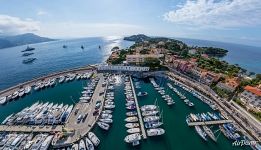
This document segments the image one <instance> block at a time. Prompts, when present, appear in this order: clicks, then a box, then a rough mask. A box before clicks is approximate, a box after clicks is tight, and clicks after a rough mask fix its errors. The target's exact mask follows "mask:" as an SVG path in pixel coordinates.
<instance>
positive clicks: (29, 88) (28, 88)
mask: <svg viewBox="0 0 261 150" xmlns="http://www.w3.org/2000/svg"><path fill="white" fill-rule="evenodd" d="M31 89H32V87H31V86H27V87H25V89H24V93H25V94H28V93H30V92H31Z"/></svg>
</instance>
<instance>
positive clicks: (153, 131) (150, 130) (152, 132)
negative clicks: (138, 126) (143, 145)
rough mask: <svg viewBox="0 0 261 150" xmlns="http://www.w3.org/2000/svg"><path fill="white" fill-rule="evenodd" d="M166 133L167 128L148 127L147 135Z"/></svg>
mask: <svg viewBox="0 0 261 150" xmlns="http://www.w3.org/2000/svg"><path fill="white" fill-rule="evenodd" d="M164 133H165V130H164V129H162V128H155V129H148V130H147V135H148V136H158V135H162V134H164Z"/></svg>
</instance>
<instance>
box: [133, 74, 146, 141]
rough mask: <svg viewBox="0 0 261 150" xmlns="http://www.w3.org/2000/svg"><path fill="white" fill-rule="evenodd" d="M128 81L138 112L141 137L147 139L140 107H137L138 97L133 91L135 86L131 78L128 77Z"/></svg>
mask: <svg viewBox="0 0 261 150" xmlns="http://www.w3.org/2000/svg"><path fill="white" fill-rule="evenodd" d="M130 83H131V88H132V91H133V95H134V100H135V104H136V108H137V112H138V117H139V122H140V128H141V133H142V137H143V139H147V134H146V131H145V128H144V125H143V120H142V116H141V112H140V107H139V103H138V99H137V96H136V93H135V88H134V86H133V82H132V78H131V77H130Z"/></svg>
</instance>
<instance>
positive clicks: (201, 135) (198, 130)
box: [195, 126, 207, 141]
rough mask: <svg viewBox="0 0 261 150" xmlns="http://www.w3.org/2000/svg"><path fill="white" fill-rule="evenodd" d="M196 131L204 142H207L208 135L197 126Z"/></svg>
mask: <svg viewBox="0 0 261 150" xmlns="http://www.w3.org/2000/svg"><path fill="white" fill-rule="evenodd" d="M195 130H196V131H197V133H198V135H199V136H200V137H201V138H202V139H203V140H205V141H207V134H206V133H205V132H204V131H203V130H202V129H201V128H200V126H195Z"/></svg>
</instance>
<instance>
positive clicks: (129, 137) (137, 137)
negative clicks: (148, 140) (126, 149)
mask: <svg viewBox="0 0 261 150" xmlns="http://www.w3.org/2000/svg"><path fill="white" fill-rule="evenodd" d="M139 140H141V135H140V134H139V133H134V134H130V135H127V136H126V137H125V138H124V141H125V142H127V143H133V142H135V141H139Z"/></svg>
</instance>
